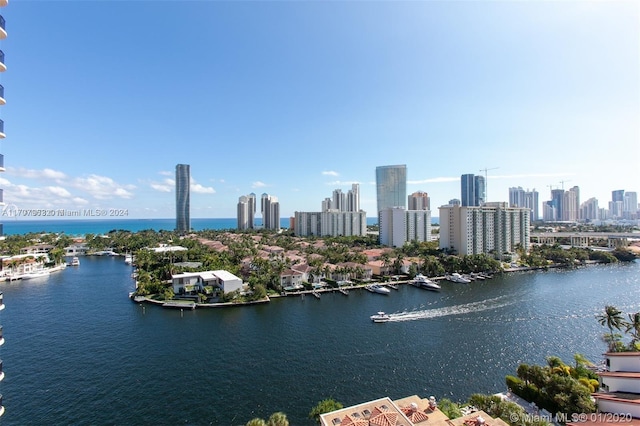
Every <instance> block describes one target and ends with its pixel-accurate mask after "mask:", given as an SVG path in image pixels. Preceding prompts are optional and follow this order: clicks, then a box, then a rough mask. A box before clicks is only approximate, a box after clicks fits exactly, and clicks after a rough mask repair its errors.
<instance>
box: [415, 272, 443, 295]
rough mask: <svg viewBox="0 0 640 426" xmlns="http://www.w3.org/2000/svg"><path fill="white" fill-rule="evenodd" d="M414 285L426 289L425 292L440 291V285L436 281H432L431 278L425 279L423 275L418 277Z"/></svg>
mask: <svg viewBox="0 0 640 426" xmlns="http://www.w3.org/2000/svg"><path fill="white" fill-rule="evenodd" d="M413 285H415V286H416V287H419V288H424V289H425V290H433V291H438V290H440V288H441V287H440V285H438V284H437V283H436V282H435V281H431V280H430V279H429V278H427V277H425V276H424V275H422V274H418V275H416V277H415V278H414V279H413Z"/></svg>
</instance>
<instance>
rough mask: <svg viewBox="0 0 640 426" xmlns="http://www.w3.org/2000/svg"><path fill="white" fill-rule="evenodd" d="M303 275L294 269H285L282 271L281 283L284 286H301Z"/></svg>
mask: <svg viewBox="0 0 640 426" xmlns="http://www.w3.org/2000/svg"><path fill="white" fill-rule="evenodd" d="M302 277H303V275H302V273H301V272H298V271H294V270H293V269H285V270H284V271H282V272H281V273H280V285H281V286H282V288H284V289H286V288H301V287H302V281H303V279H302Z"/></svg>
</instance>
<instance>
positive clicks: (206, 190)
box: [191, 182, 216, 194]
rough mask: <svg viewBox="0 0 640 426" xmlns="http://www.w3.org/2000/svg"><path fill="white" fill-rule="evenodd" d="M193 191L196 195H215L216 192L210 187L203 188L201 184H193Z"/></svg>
mask: <svg viewBox="0 0 640 426" xmlns="http://www.w3.org/2000/svg"><path fill="white" fill-rule="evenodd" d="M191 191H192V192H195V193H196V194H215V193H216V190H215V189H213V188H212V187H210V186H202V185H200V184H199V183H195V182H191Z"/></svg>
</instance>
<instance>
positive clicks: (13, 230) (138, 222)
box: [0, 217, 438, 236]
mask: <svg viewBox="0 0 640 426" xmlns="http://www.w3.org/2000/svg"><path fill="white" fill-rule="evenodd" d="M0 223H2V226H3V234H4V235H22V234H27V233H37V232H54V233H65V234H67V235H70V236H84V235H86V234H106V233H108V232H109V231H113V230H125V231H131V232H138V231H144V230H148V229H151V230H154V231H173V230H174V229H175V227H176V220H175V219H174V218H169V219H75V220H68V219H49V220H38V219H29V220H18V219H8V220H5V221H2V222H0ZM433 223H434V224H437V223H438V219H437V218H435V219H433ZM260 224H261V222H259V221H258V225H260ZM377 224H378V218H377V217H368V218H367V225H377ZM237 226H238V221H237V219H236V218H208V219H205V218H197V219H191V228H192V229H193V230H194V231H202V230H205V229H214V230H223V229H236V228H237ZM280 227H281V228H283V229H288V228H289V218H288V217H287V218H282V219H280Z"/></svg>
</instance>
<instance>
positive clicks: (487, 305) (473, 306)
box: [389, 296, 513, 322]
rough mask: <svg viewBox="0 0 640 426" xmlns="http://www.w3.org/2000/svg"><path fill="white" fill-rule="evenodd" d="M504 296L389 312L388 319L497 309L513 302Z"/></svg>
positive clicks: (426, 317) (416, 317)
mask: <svg viewBox="0 0 640 426" xmlns="http://www.w3.org/2000/svg"><path fill="white" fill-rule="evenodd" d="M505 298H506V296H500V297H495V298H493V299H486V300H481V301H478V302H472V303H465V304H463V305H455V306H445V307H442V308H436V309H425V310H422V311H412V312H400V313H397V314H390V315H389V317H390V318H389V321H394V322H396V321H415V320H421V319H429V318H439V317H446V316H450V315H464V314H468V313H471V312H480V311H487V310H490V309H497V308H501V307H503V306H507V305H511V304H513V302H508V301H506V300H505Z"/></svg>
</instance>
